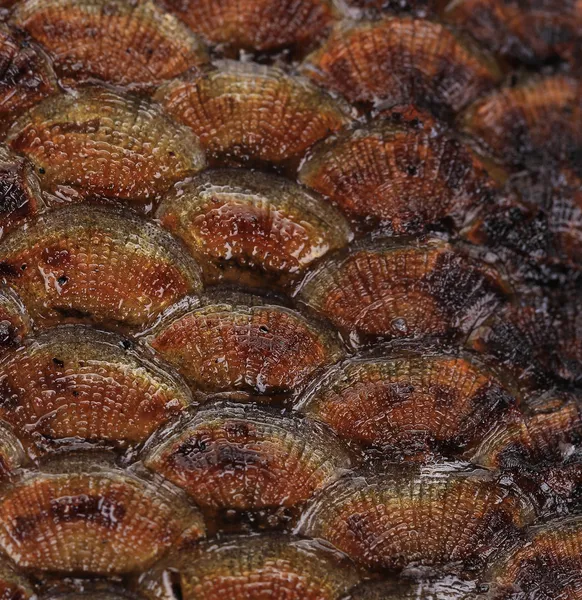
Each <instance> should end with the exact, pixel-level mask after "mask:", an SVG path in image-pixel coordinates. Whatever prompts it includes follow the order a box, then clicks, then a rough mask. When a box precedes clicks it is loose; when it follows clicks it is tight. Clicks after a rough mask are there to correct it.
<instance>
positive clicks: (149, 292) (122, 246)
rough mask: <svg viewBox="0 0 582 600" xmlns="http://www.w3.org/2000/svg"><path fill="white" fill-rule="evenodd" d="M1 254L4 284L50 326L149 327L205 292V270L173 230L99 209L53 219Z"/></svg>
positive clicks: (21, 234) (8, 242)
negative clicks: (174, 305) (177, 303)
mask: <svg viewBox="0 0 582 600" xmlns="http://www.w3.org/2000/svg"><path fill="white" fill-rule="evenodd" d="M0 256H1V257H2V261H1V262H0V273H1V276H2V278H3V279H4V280H5V281H7V282H8V283H9V284H10V285H11V286H12V287H13V288H14V289H15V290H16V291H17V292H18V293H19V294H20V296H21V298H22V302H23V303H24V305H25V306H26V307H27V308H28V310H29V311H30V313H31V316H32V317H33V318H34V319H35V320H36V321H37V325H39V326H42V327H46V326H47V325H53V324H57V323H59V322H63V321H65V322H66V321H84V322H92V323H101V324H104V325H105V324H107V323H109V324H117V325H127V326H135V325H140V324H141V325H143V324H144V323H147V322H148V321H149V320H151V319H152V318H153V317H154V316H155V315H156V314H157V313H158V312H161V311H162V310H163V309H164V308H165V307H167V306H169V305H170V304H172V303H173V302H175V301H176V300H178V299H180V298H181V297H183V296H185V295H186V294H187V293H188V292H192V291H195V290H197V289H199V287H200V279H199V271H198V266H197V264H196V263H195V262H194V261H193V259H192V258H191V257H190V256H188V255H187V254H186V253H185V252H184V251H183V249H182V247H181V246H179V245H178V243H177V242H176V241H175V240H173V239H172V238H171V237H170V235H169V234H168V233H167V232H165V231H164V230H163V229H161V228H159V227H157V226H156V225H154V224H152V223H149V222H147V221H143V220H141V219H138V218H136V217H134V216H131V215H129V214H122V213H119V212H116V211H111V210H105V209H102V208H96V207H90V208H89V207H84V206H72V207H69V208H66V209H62V210H61V211H53V212H50V213H48V214H47V215H46V216H44V217H41V218H39V219H37V220H35V221H34V222H33V223H32V224H31V225H30V226H29V227H28V228H27V229H19V230H18V231H15V232H13V234H12V235H10V236H8V237H6V238H5V240H4V241H3V242H2V244H1V245H0ZM126 282H129V283H130V284H131V285H130V286H128V285H127V284H126Z"/></svg>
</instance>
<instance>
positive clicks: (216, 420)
mask: <svg viewBox="0 0 582 600" xmlns="http://www.w3.org/2000/svg"><path fill="white" fill-rule="evenodd" d="M144 462H145V465H146V466H147V467H148V468H150V469H152V470H154V471H155V472H156V473H160V474H162V475H163V476H164V477H165V478H167V479H169V480H170V481H171V482H172V483H175V484H176V485H178V486H179V487H181V488H183V489H184V490H186V491H187V492H188V494H190V496H191V497H192V498H193V499H194V501H195V502H196V504H197V505H199V506H201V507H203V508H207V509H235V510H242V511H252V510H257V509H273V510H277V509H279V508H281V507H294V506H296V505H298V504H300V503H302V502H304V501H305V500H307V499H308V498H309V497H310V496H312V495H313V493H314V492H316V491H317V490H319V489H321V488H323V487H324V486H326V485H327V484H329V483H330V482H331V481H333V480H334V479H336V478H337V477H339V476H340V475H341V472H342V470H343V469H347V468H349V467H350V466H352V464H353V461H352V459H351V457H350V455H349V454H348V453H347V452H346V451H345V450H344V448H343V446H342V445H341V444H340V443H339V441H338V440H337V439H336V438H335V436H333V434H331V433H330V432H329V431H328V430H327V429H325V428H323V427H321V426H319V425H317V424H313V423H311V422H309V421H302V420H300V419H298V418H293V417H286V416H281V415H280V414H277V413H276V412H270V411H267V410H261V409H258V408H255V407H252V406H245V405H236V404H234V403H231V404H224V403H223V404H219V405H218V406H214V407H210V408H207V409H202V410H201V411H200V412H198V413H197V415H196V416H195V417H194V419H192V420H191V421H190V422H186V423H184V425H183V427H182V428H181V429H180V430H179V431H178V432H177V433H174V435H172V437H170V438H169V439H168V440H167V441H163V442H162V443H161V444H160V445H159V446H158V447H157V448H154V449H153V451H152V452H151V453H150V454H149V455H148V456H146V458H145V461H144Z"/></svg>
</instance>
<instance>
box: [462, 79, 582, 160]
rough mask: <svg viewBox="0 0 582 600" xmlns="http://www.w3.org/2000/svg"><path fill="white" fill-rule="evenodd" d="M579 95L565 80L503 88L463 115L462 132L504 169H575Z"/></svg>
mask: <svg viewBox="0 0 582 600" xmlns="http://www.w3.org/2000/svg"><path fill="white" fill-rule="evenodd" d="M581 90H582V88H581V84H580V82H579V81H577V80H575V79H573V78H572V77H568V76H566V75H553V76H549V77H540V78H534V79H533V80H531V81H528V82H525V83H523V84H521V85H517V86H515V87H510V88H503V89H501V90H500V91H497V92H495V93H493V94H491V95H490V96H486V97H484V98H483V99H480V100H478V101H477V102H476V103H475V104H474V105H473V106H472V107H471V108H470V109H469V110H468V111H467V113H466V115H465V116H464V125H465V129H466V131H467V132H468V133H469V134H470V135H472V136H474V137H475V138H476V140H477V141H478V142H479V143H480V144H481V145H482V146H483V148H484V149H485V150H486V151H487V152H489V153H491V154H492V155H493V156H495V157H496V158H497V159H498V160H500V161H501V162H503V163H505V164H508V165H512V166H515V167H520V166H524V165H525V166H533V167H536V168H538V167H546V168H547V166H548V163H549V162H550V161H554V162H556V163H557V164H561V163H563V162H564V161H565V162H566V164H568V163H569V164H572V165H573V166H575V165H576V164H577V156H578V153H579V152H580V147H581V145H582V91H581Z"/></svg>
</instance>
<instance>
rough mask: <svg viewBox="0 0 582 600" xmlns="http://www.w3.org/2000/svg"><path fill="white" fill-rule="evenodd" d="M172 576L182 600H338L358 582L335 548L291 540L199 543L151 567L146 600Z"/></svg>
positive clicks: (157, 596)
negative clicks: (181, 553) (157, 565)
mask: <svg viewBox="0 0 582 600" xmlns="http://www.w3.org/2000/svg"><path fill="white" fill-rule="evenodd" d="M170 574H172V575H173V581H174V589H175V590H179V594H180V598H182V599H183V600H198V599H202V598H203V599H204V600H223V599H227V598H228V600H251V599H252V600H263V599H269V600H291V599H295V598H296V599H297V600H299V599H301V600H336V599H337V598H339V597H340V596H341V597H342V598H343V597H344V594H345V593H346V592H347V591H348V590H349V588H350V587H351V586H352V585H354V583H356V582H357V581H358V575H357V573H356V570H355V568H354V567H353V565H352V564H351V563H350V561H349V560H348V559H347V558H346V557H345V556H343V555H342V554H341V553H340V552H338V551H337V550H334V549H333V548H331V547H329V546H327V545H325V544H322V543H320V542H315V541H310V540H299V539H297V538H293V537H290V536H282V535H277V536H275V535H263V536H261V537H256V536H254V537H246V536H241V537H236V538H235V537H231V538H226V539H224V540H222V541H221V542H219V543H216V542H210V543H203V544H199V545H198V546H197V547H194V548H192V549H191V550H190V551H188V552H186V553H184V554H183V555H182V556H180V557H177V559H176V560H173V561H172V560H168V561H167V562H166V564H161V565H160V566H159V567H156V568H154V569H152V570H151V571H150V572H149V573H148V574H146V576H145V577H144V578H143V580H142V587H143V588H144V589H146V590H147V591H146V592H145V594H146V597H147V598H148V600H162V599H164V598H167V596H166V595H165V589H164V588H165V587H166V586H165V585H164V581H165V580H166V581H167V579H168V577H169V576H170Z"/></svg>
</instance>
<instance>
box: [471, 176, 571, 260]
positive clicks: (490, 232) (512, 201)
mask: <svg viewBox="0 0 582 600" xmlns="http://www.w3.org/2000/svg"><path fill="white" fill-rule="evenodd" d="M508 192H509V196H508V197H507V198H506V199H505V200H504V201H502V202H500V203H499V204H498V205H497V206H495V208H494V209H493V210H491V211H488V212H485V213H483V214H482V215H481V217H480V218H479V219H477V220H476V221H475V222H474V223H473V225H472V226H471V228H470V229H468V230H467V231H466V232H465V233H464V235H465V236H466V237H467V238H468V239H469V240H471V241H472V242H473V243H477V244H485V245H487V246H489V247H490V248H492V249H494V250H495V252H496V253H498V254H499V255H501V256H504V257H505V259H506V260H507V261H508V262H509V263H510V264H511V263H513V264H514V265H519V264H520V263H523V262H526V263H531V264H533V265H540V264H541V265H554V266H555V265H560V264H565V265H568V266H569V267H572V268H576V269H579V268H580V267H582V181H581V179H580V177H578V176H577V175H576V174H575V172H574V171H573V170H571V169H566V168H564V169H561V170H559V171H553V170H551V171H549V172H541V173H537V174H536V173H531V172H523V173H519V174H517V175H515V176H514V177H512V178H511V179H510V180H509V182H508ZM516 194H518V197H516Z"/></svg>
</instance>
